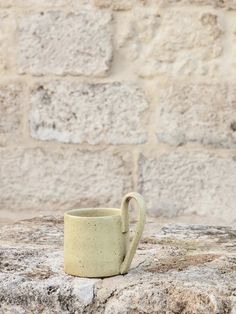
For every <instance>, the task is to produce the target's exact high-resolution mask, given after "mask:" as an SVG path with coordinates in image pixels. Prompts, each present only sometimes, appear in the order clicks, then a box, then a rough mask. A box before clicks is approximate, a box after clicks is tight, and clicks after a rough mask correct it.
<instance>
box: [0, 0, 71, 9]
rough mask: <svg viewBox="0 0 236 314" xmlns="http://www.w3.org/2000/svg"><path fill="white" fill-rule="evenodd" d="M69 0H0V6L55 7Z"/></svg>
mask: <svg viewBox="0 0 236 314" xmlns="http://www.w3.org/2000/svg"><path fill="white" fill-rule="evenodd" d="M69 2H70V0H0V7H4V8H5V7H6V8H8V7H11V6H15V7H29V6H46V7H51V6H53V7H57V6H62V5H66V4H68V3H69Z"/></svg>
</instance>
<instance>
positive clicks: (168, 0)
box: [154, 0, 236, 10]
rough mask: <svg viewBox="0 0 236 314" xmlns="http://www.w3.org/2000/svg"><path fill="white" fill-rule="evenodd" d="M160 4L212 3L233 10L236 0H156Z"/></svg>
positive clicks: (235, 6)
mask: <svg viewBox="0 0 236 314" xmlns="http://www.w3.org/2000/svg"><path fill="white" fill-rule="evenodd" d="M155 1H156V0H154V2H155ZM156 2H157V3H158V4H161V5H163V6H168V5H171V4H173V5H176V4H180V5H189V4H193V5H201V6H203V5H209V6H210V5H211V6H213V7H216V8H218V7H219V8H224V9H227V10H233V9H236V1H235V0H157V1H156Z"/></svg>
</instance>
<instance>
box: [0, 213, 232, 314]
mask: <svg viewBox="0 0 236 314" xmlns="http://www.w3.org/2000/svg"><path fill="white" fill-rule="evenodd" d="M0 239H1V240H0V256H1V260H0V279H1V280H0V311H1V312H2V313H4V314H5V313H7V314H8V313H22V314H24V313H36V314H37V313H42V312H43V313H114V314H118V313H120V314H123V313H124V314H130V313H160V314H161V313H163V314H164V313H165V314H170V313H186V314H187V313H197V314H198V313H199V314H203V313H204V314H219V313H222V314H223V313H231V314H233V313H235V311H236V302H235V301H236V300H235V288H236V230H235V229H234V228H230V227H220V226H207V225H205V226H203V225H164V226H160V225H157V223H156V222H155V221H154V220H153V221H149V222H148V223H147V224H146V231H145V232H144V235H143V237H142V240H141V243H140V244H139V247H138V250H137V253H136V255H135V258H134V261H133V263H132V265H131V270H130V272H129V273H128V274H127V275H125V276H116V277H110V278H106V279H103V280H102V279H85V278H78V277H73V276H69V275H67V274H65V273H64V271H63V247H62V245H63V244H62V243H63V220H62V218H59V217H58V218H54V217H41V218H35V219H31V220H25V221H21V222H18V223H16V224H14V225H11V226H9V225H7V226H2V227H1V228H0Z"/></svg>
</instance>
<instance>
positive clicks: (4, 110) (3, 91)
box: [0, 82, 21, 136]
mask: <svg viewBox="0 0 236 314" xmlns="http://www.w3.org/2000/svg"><path fill="white" fill-rule="evenodd" d="M20 95H21V87H20V85H19V84H17V83H13V82H12V83H8V84H6V85H0V135H14V136H16V135H19V133H20V124H21V101H20Z"/></svg>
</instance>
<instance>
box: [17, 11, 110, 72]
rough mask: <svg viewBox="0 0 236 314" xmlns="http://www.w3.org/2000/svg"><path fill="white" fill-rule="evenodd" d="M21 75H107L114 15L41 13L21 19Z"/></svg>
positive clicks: (98, 12) (93, 12)
mask: <svg viewBox="0 0 236 314" xmlns="http://www.w3.org/2000/svg"><path fill="white" fill-rule="evenodd" d="M18 32H19V34H18V35H19V67H20V72H21V73H32V74H35V75H43V74H48V73H53V74H58V75H63V74H72V75H85V76H104V75H105V74H106V73H107V71H108V70H109V68H110V63H111V58H112V43H111V35H112V29H111V15H110V13H109V12H105V11H98V10H93V9H90V10H89V9H85V8H83V9H81V10H80V11H79V12H78V13H76V14H74V13H63V12H56V11H54V12H53V11H51V12H45V13H44V12H41V13H36V14H32V15H26V16H24V17H22V19H21V21H20V26H19V31H18Z"/></svg>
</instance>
